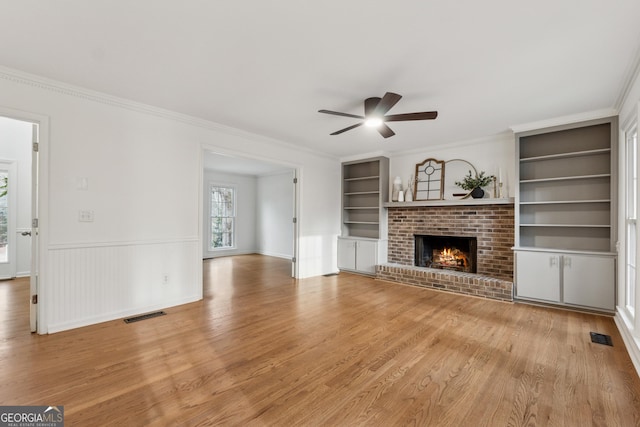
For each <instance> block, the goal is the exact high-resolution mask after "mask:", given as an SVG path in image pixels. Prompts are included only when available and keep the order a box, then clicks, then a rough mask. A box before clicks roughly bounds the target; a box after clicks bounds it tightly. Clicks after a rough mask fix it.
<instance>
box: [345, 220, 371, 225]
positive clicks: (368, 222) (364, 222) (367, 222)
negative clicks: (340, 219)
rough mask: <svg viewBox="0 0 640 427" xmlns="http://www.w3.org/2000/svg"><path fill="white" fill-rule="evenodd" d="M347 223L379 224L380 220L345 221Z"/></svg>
mask: <svg viewBox="0 0 640 427" xmlns="http://www.w3.org/2000/svg"><path fill="white" fill-rule="evenodd" d="M344 223H345V224H364V225H379V224H380V223H379V222H373V221H345V222H344Z"/></svg>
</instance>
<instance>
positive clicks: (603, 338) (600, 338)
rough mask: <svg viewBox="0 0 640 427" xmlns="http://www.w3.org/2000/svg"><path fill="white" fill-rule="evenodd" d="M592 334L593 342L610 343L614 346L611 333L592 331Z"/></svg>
mask: <svg viewBox="0 0 640 427" xmlns="http://www.w3.org/2000/svg"><path fill="white" fill-rule="evenodd" d="M590 334H591V342H594V343H596V344H604V345H610V346H611V347H613V342H612V341H611V336H610V335H605V334H599V333H597V332H590Z"/></svg>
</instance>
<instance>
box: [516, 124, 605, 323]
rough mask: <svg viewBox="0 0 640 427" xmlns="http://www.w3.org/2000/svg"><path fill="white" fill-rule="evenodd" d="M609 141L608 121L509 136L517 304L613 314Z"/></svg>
mask: <svg viewBox="0 0 640 427" xmlns="http://www.w3.org/2000/svg"><path fill="white" fill-rule="evenodd" d="M616 135H617V119H616V118H615V117H609V118H603V119H599V120H592V121H589V122H584V123H576V124H570V125H566V126H557V127H553V128H547V129H540V130H536V131H529V132H523V133H519V134H517V135H516V144H517V147H516V153H517V165H516V172H517V176H518V189H517V192H516V209H515V211H516V239H515V248H514V249H515V251H516V257H515V259H516V278H515V279H516V297H517V298H519V299H530V300H539V301H544V302H551V303H554V304H564V305H575V306H583V307H585V308H593V309H597V310H605V311H613V310H614V309H615V305H614V304H615V298H614V296H615V276H614V274H613V266H614V263H615V240H616V237H615V236H616V214H615V211H616V200H617V198H616V188H617V187H616V159H617V157H616V155H615V152H616V141H617V136H616ZM576 257H581V258H576ZM584 257H587V259H586V260H584V259H583V258H584ZM577 265H579V266H580V271H579V272H578V271H577V270H576V268H577V267H576V266H577ZM590 266H598V268H600V271H599V272H595V271H593V268H594V267H590ZM543 270H544V271H546V273H545V274H542V276H540V274H541V271H543ZM547 270H548V271H547ZM602 271H605V272H607V273H606V274H605V275H604V276H603V273H602ZM609 272H611V274H609ZM576 275H579V276H580V280H575V276H576ZM541 277H543V279H541ZM549 278H552V279H553V280H551V279H549ZM596 280H597V281H599V283H598V284H595V283H593V282H594V281H596ZM581 281H582V282H583V284H582V285H580V284H579V282H581ZM576 286H578V287H579V289H574V288H575V287H576ZM581 294H585V295H586V294H591V295H594V294H596V295H598V298H587V299H584V298H583V299H580V298H578V299H575V298H573V296H576V295H581ZM572 298H573V299H572Z"/></svg>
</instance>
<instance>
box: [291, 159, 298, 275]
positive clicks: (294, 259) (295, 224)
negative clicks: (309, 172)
mask: <svg viewBox="0 0 640 427" xmlns="http://www.w3.org/2000/svg"><path fill="white" fill-rule="evenodd" d="M291 277H293V278H294V279H295V278H297V277H298V171H297V170H296V169H294V170H293V257H292V258H291Z"/></svg>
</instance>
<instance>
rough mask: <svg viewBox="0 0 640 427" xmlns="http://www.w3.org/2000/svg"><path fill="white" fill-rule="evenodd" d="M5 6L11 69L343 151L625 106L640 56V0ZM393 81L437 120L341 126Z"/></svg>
mask: <svg viewBox="0 0 640 427" xmlns="http://www.w3.org/2000/svg"><path fill="white" fill-rule="evenodd" d="M0 2H1V3H0V10H1V13H0V65H2V66H5V67H9V68H14V69H18V70H21V71H25V72H28V73H32V74H36V75H40V76H44V77H48V78H51V79H55V80H58V81H62V82H65V83H69V84H74V85H77V86H81V87H85V88H88V89H92V90H96V91H101V92H105V93H107V94H110V95H115V96H119V97H123V98H127V99H131V100H134V101H138V102H142V103H146V104H150V105H153V106H157V107H162V108H165V109H169V110H173V111H176V112H181V113H185V114H188V115H191V116H195V117H199V118H203V119H207V120H211V121H213V122H217V123H220V124H224V125H227V126H231V127H236V128H239V129H243V130H245V131H249V132H253V133H257V134H261V135H265V136H267V137H270V138H275V139H278V140H281V141H284V142H287V143H291V144H295V145H298V146H301V147H306V148H309V149H313V150H317V151H322V152H325V153H327V154H330V155H333V156H336V157H348V156H353V155H357V154H359V153H371V152H377V151H386V152H389V153H394V152H403V151H407V150H414V149H418V148H425V147H428V146H429V145H442V144H447V143H451V142H460V141H467V140H472V139H477V138H483V137H488V136H491V135H495V134H498V133H502V132H505V131H507V130H508V129H509V126H511V125H517V124H521V123H528V122H535V121H540V120H546V119H551V118H555V117H560V116H565V115H572V114H578V113H582V112H588V111H594V110H600V109H608V108H616V107H618V104H619V102H620V99H619V98H620V95H621V94H622V93H623V91H624V87H625V84H626V83H627V82H628V81H629V79H630V77H631V75H632V72H633V69H634V66H635V65H636V64H637V60H638V55H639V52H640V25H639V24H638V17H640V1H638V0H616V1H614V2H606V1H603V0H538V1H529V2H523V1H513V0H485V1H482V2H479V1H477V0H458V1H452V2H446V1H441V0H440V1H435V0H397V1H393V2H392V1H385V2H382V1H378V0H349V1H346V0H324V1H313V2H312V1H304V0H274V1H242V0H240V1H225V2H223V1H211V0H189V1H181V2H178V1H169V0H136V1H131V0H126V1H125V0H92V1H86V0H59V1H37V0H20V1H16V0H0ZM386 91H392V92H397V93H399V94H402V95H403V96H404V98H403V99H402V100H401V101H400V102H399V103H398V104H397V105H396V106H395V107H394V108H393V109H392V110H391V111H390V114H393V113H405V112H414V111H429V110H438V111H439V117H438V118H437V120H435V121H419V122H405V123H391V124H390V126H391V128H392V129H393V130H394V131H395V132H396V136H394V137H391V138H389V139H386V140H385V139H383V138H382V137H381V136H379V135H378V134H377V132H375V130H373V129H367V128H364V127H360V128H357V129H355V130H352V131H350V132H347V133H344V134H342V135H340V136H329V133H331V132H333V131H335V130H338V129H341V128H344V127H346V126H349V125H351V124H354V123H355V121H354V120H352V119H348V118H343V117H337V116H330V115H323V114H319V113H317V110H318V109H329V110H337V111H343V112H347V113H352V114H361V113H362V102H363V100H364V99H365V98H367V97H371V96H382V95H383V94H384V93H385V92H386Z"/></svg>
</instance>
